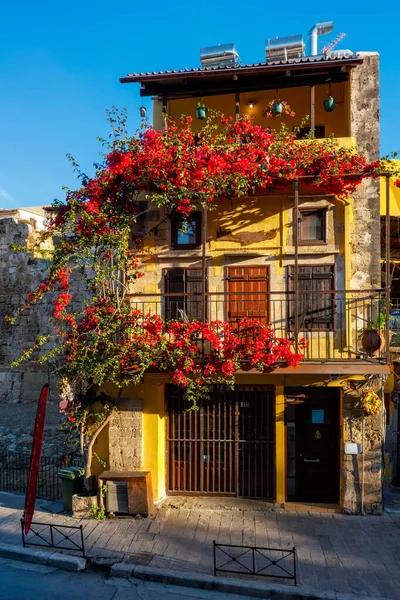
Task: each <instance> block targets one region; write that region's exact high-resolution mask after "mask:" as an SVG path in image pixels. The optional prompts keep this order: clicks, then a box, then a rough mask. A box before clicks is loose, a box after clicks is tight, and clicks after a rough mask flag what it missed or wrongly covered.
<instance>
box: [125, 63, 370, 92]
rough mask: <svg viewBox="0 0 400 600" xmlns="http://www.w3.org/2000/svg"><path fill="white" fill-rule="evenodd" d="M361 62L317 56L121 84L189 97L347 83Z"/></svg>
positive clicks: (133, 78) (147, 76)
mask: <svg viewBox="0 0 400 600" xmlns="http://www.w3.org/2000/svg"><path fill="white" fill-rule="evenodd" d="M362 62H363V59H362V57H361V56H358V55H357V54H353V56H351V57H350V58H331V57H325V56H324V57H322V56H321V55H319V56H315V57H314V56H307V57H303V58H296V59H291V60H287V61H277V62H268V63H265V62H263V63H256V64H249V65H241V66H237V67H235V66H222V67H202V68H199V69H185V70H181V71H160V72H153V73H133V74H128V75H127V76H126V77H121V78H120V82H121V83H140V84H141V85H142V89H141V90H140V95H141V96H164V97H167V98H190V97H198V96H212V95H218V94H233V93H235V92H237V91H241V92H250V91H257V90H268V89H277V88H279V89H282V88H288V87H299V86H310V85H318V84H324V83H327V82H329V83H337V82H341V81H347V80H348V78H349V71H350V69H352V68H354V67H356V66H357V65H359V64H361V63H362Z"/></svg>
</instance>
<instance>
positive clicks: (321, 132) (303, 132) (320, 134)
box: [297, 125, 325, 140]
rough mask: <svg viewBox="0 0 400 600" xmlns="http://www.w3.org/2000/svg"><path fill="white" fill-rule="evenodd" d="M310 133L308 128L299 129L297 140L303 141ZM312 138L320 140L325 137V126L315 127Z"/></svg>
mask: <svg viewBox="0 0 400 600" xmlns="http://www.w3.org/2000/svg"><path fill="white" fill-rule="evenodd" d="M310 131H311V128H310V127H300V129H299V132H298V134H297V139H298V140H304V138H306V137H307V136H308V135H309V133H310ZM314 137H315V138H318V139H321V138H324V137H325V125H316V126H315V127H314Z"/></svg>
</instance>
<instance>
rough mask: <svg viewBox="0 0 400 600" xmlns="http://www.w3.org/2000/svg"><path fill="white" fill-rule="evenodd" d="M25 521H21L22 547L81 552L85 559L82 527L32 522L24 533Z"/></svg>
mask: <svg viewBox="0 0 400 600" xmlns="http://www.w3.org/2000/svg"><path fill="white" fill-rule="evenodd" d="M25 523H26V522H25V520H24V519H21V533H22V545H23V547H24V548H25V547H26V546H39V547H41V548H56V549H57V550H69V551H70V552H81V553H82V556H83V557H85V542H84V538H83V526H82V525H58V524H53V523H41V522H40V521H32V523H31V524H30V527H29V531H28V533H25Z"/></svg>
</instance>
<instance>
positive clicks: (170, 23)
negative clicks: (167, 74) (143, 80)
mask: <svg viewBox="0 0 400 600" xmlns="http://www.w3.org/2000/svg"><path fill="white" fill-rule="evenodd" d="M328 5H329V6H328ZM377 6H378V5H377V4H376V3H374V4H372V3H371V4H370V5H369V4H368V2H367V3H365V2H363V3H361V2H357V3H350V2H347V3H346V2H336V3H323V2H321V1H320V0H319V1H318V2H314V1H311V2H308V3H304V2H301V3H300V2H292V1H291V0H287V1H286V2H285V3H283V2H275V3H270V2H268V3H259V2H238V1H237V0H231V2H226V1H225V2H218V1H216V0H214V1H211V0H201V1H198V2H193V1H192V2H188V1H187V0H186V1H183V0H178V1H174V2H169V3H168V2H160V1H159V0H155V1H154V0H153V2H138V1H137V0H136V1H130V2H128V1H125V0H115V1H114V2H104V1H103V0H98V1H97V2H92V1H91V0H81V1H80V2H77V1H75V0H69V1H68V2H66V1H65V0H64V1H63V0H61V1H60V2H54V0H53V1H52V2H48V1H47V0H36V2H32V1H31V0H30V1H27V0H19V2H7V3H5V2H4V3H3V6H2V10H1V21H2V28H1V37H0V90H1V93H0V115H1V116H0V123H1V135H0V207H2V208H5V207H7V208H8V207H13V206H30V205H31V206H33V205H45V204H50V203H51V202H52V200H53V199H54V198H56V197H57V198H62V197H63V192H62V186H63V185H68V186H70V187H76V185H77V180H76V176H75V175H74V174H73V173H72V171H71V167H70V164H69V162H68V161H67V159H66V157H65V155H66V153H67V152H69V153H71V154H72V155H73V156H74V157H75V158H76V159H77V161H78V162H79V164H80V165H81V167H82V169H83V170H84V171H85V172H87V173H89V174H90V173H92V171H93V167H92V165H93V163H94V162H96V161H97V160H98V158H99V153H100V151H101V148H100V145H99V143H98V142H97V140H96V138H97V136H104V137H106V136H107V135H108V126H107V122H106V119H105V109H106V108H110V107H111V106H112V105H116V106H117V107H120V108H122V107H126V108H127V109H128V114H129V127H130V130H131V131H132V132H133V131H135V130H136V128H137V126H138V124H139V117H138V112H139V111H138V109H139V106H140V105H141V104H142V100H141V99H140V97H139V86H138V85H135V84H130V85H121V84H120V83H119V77H120V76H122V75H125V74H126V73H128V72H138V71H151V70H164V69H178V68H184V67H188V68H191V67H196V66H198V64H199V50H200V48H201V47H203V46H209V45H214V44H218V43H228V42H235V43H236V46H237V49H238V51H239V54H240V57H241V59H242V62H258V61H262V60H264V56H265V54H264V44H265V40H266V39H267V38H269V37H275V36H283V35H291V34H297V33H303V34H304V35H305V36H306V34H307V32H308V30H309V29H310V27H311V26H312V25H313V24H314V23H315V22H319V21H325V20H333V21H334V23H335V27H334V32H333V33H331V34H329V35H327V36H325V38H322V39H323V41H324V42H325V41H329V40H330V39H333V37H334V35H335V34H337V33H340V32H342V31H344V32H346V33H347V34H348V35H347V38H346V39H345V40H344V42H342V44H341V46H340V47H342V48H350V49H351V50H353V51H361V50H370V51H371V50H374V51H378V52H379V53H380V55H381V146H382V154H387V153H389V152H390V151H392V150H396V149H397V150H399V149H400V111H399V109H398V105H399V98H400V76H399V68H398V63H399V48H398V47H396V39H397V35H398V31H397V29H398V19H397V16H398V9H396V8H395V6H396V4H395V3H394V2H393V4H392V8H391V5H390V3H389V4H388V3H385V4H384V5H382V6H383V7H384V9H383V10H382V12H380V13H379V12H378V8H377ZM347 8H348V9H347ZM346 9H347V10H346ZM144 104H145V105H147V106H148V108H150V100H149V99H145V100H144Z"/></svg>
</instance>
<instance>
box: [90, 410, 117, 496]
mask: <svg viewBox="0 0 400 600" xmlns="http://www.w3.org/2000/svg"><path fill="white" fill-rule="evenodd" d="M113 414H114V412H111V413H110V414H109V415H108V417H107V418H106V419H104V421H103V422H102V424H101V425H100V427H99V428H98V429H96V431H95V432H94V434H93V436H92V439H91V440H90V442H89V444H88V446H87V448H86V451H85V454H86V461H85V489H86V491H87V493H88V494H89V495H90V494H91V493H92V487H93V486H92V482H91V479H92V458H93V445H94V443H95V441H96V439H97V437H98V435H99V433H100V432H101V431H102V430H103V429H104V427H105V426H106V425H107V424H108V423H109V422H110V421H111V418H112V416H113Z"/></svg>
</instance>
